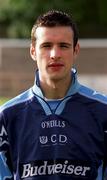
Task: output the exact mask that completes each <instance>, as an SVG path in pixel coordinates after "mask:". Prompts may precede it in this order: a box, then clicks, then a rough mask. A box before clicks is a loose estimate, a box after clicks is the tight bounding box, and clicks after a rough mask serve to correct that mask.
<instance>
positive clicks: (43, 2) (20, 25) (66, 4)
mask: <svg viewBox="0 0 107 180" xmlns="http://www.w3.org/2000/svg"><path fill="white" fill-rule="evenodd" d="M106 7H107V1H106V0H103V1H101V0H87V1H86V0H72V1H70V0H66V1H65V0H53V1H50V0H36V1H35V0H30V1H28V0H4V1H2V0H0V36H1V37H3V36H4V37H18V38H29V36H30V31H31V28H32V25H33V23H34V21H35V19H36V18H37V16H38V15H40V14H41V13H43V12H46V11H47V10H50V9H57V10H63V11H65V12H68V13H72V14H73V16H74V18H75V19H76V21H77V24H78V27H79V29H80V37H97V36H98V37H103V36H104V37H105V36H106V35H107V27H106V26H107V13H106Z"/></svg>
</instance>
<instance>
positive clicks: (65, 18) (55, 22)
mask: <svg viewBox="0 0 107 180" xmlns="http://www.w3.org/2000/svg"><path fill="white" fill-rule="evenodd" d="M42 26H43V27H55V26H70V27H71V29H72V30H73V33H74V38H73V42H74V47H75V46H76V44H77V41H78V29H77V26H76V23H75V22H74V20H73V17H72V16H70V15H68V14H67V13H65V12H62V11H57V10H51V11H48V12H47V13H45V14H43V15H40V16H39V17H38V18H37V20H36V22H35V24H34V26H33V28H32V31H31V41H32V44H34V43H35V41H36V37H35V31H36V29H37V28H38V27H42Z"/></svg>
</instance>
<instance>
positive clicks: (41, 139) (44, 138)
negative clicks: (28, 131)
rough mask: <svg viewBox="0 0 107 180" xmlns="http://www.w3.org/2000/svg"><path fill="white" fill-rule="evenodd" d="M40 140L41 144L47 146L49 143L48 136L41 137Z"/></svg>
mask: <svg viewBox="0 0 107 180" xmlns="http://www.w3.org/2000/svg"><path fill="white" fill-rule="evenodd" d="M39 139H40V143H41V144H46V143H47V142H48V137H47V136H40V137H39Z"/></svg>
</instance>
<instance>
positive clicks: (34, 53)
mask: <svg viewBox="0 0 107 180" xmlns="http://www.w3.org/2000/svg"><path fill="white" fill-rule="evenodd" d="M30 55H31V58H32V59H33V60H34V61H36V52H35V47H34V46H33V45H32V44H31V45H30Z"/></svg>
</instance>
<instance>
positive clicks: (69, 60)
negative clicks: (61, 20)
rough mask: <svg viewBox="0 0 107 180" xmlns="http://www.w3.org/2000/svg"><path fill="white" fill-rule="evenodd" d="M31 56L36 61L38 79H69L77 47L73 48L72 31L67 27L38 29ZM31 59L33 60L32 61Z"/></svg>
mask: <svg viewBox="0 0 107 180" xmlns="http://www.w3.org/2000/svg"><path fill="white" fill-rule="evenodd" d="M35 36H36V44H35V47H31V54H32V55H33V57H34V58H35V59H36V61H37V66H38V69H39V75H40V79H41V80H43V81H45V80H46V79H50V80H60V79H63V78H69V77H70V74H71V68H72V65H73V64H74V59H75V58H76V55H77V54H78V51H79V45H78V44H77V45H76V47H75V48H74V46H73V31H72V29H71V28H70V27H69V26H68V27H66V26H59V27H38V28H37V30H36V33H35ZM34 58H33V59H34Z"/></svg>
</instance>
